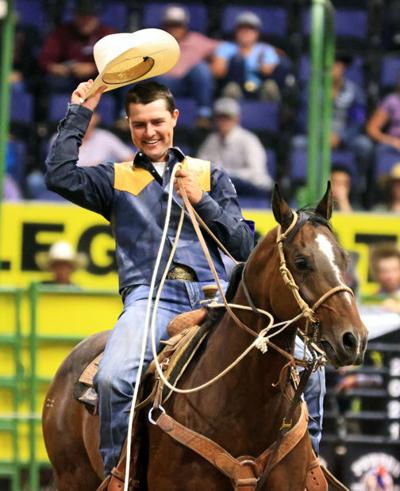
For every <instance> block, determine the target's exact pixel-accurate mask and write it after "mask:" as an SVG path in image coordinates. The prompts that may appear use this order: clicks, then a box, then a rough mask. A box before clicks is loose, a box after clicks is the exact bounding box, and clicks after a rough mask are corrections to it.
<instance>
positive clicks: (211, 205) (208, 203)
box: [194, 193, 221, 221]
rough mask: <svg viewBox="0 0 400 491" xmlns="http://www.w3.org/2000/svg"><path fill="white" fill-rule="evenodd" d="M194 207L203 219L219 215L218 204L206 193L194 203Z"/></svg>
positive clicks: (212, 218) (213, 218)
mask: <svg viewBox="0 0 400 491" xmlns="http://www.w3.org/2000/svg"><path fill="white" fill-rule="evenodd" d="M194 209H195V210H196V211H197V213H198V214H199V215H200V216H201V218H202V219H203V220H206V221H207V220H216V219H217V218H219V216H220V215H221V208H220V206H219V204H218V203H217V202H216V201H215V200H213V199H212V198H211V196H210V195H209V194H208V193H203V197H202V198H201V200H200V201H199V202H198V203H197V204H196V205H194Z"/></svg>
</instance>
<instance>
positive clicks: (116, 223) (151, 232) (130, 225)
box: [46, 104, 254, 291]
mask: <svg viewBox="0 0 400 491" xmlns="http://www.w3.org/2000/svg"><path fill="white" fill-rule="evenodd" d="M91 115H92V111H90V110H89V109H87V108H85V107H83V106H80V105H78V104H71V105H70V106H69V108H68V112H67V114H66V117H65V118H64V119H63V120H62V121H61V122H60V124H59V127H58V134H57V138H56V139H55V141H54V143H53V145H52V147H51V149H50V151H49V155H48V157H47V160H46V166H47V173H46V184H47V187H48V188H49V189H50V190H52V191H55V192H56V193H58V194H60V195H61V196H63V197H64V198H66V199H68V200H70V201H72V202H73V203H76V204H77V205H80V206H82V207H84V208H87V209H89V210H92V211H95V212H97V213H100V214H101V215H102V216H104V217H105V218H106V219H107V220H109V221H110V223H111V227H112V231H113V235H114V238H115V242H116V258H117V266H118V275H119V286H120V291H123V290H124V289H126V288H127V287H132V286H138V285H149V284H150V281H151V277H152V274H153V268H154V263H155V259H156V257H157V253H158V248H159V245H160V240H161V235H162V230H163V226H164V220H165V214H166V207H167V200H168V186H169V181H170V176H171V172H172V169H173V166H174V165H175V163H176V162H180V161H181V160H183V158H184V154H183V153H182V152H181V151H180V150H179V149H177V148H172V149H170V151H169V158H168V163H167V164H166V169H165V172H164V175H163V177H162V178H161V177H160V176H159V174H158V173H157V171H156V170H155V168H154V166H153V164H152V163H151V161H150V160H149V159H148V158H147V157H146V155H144V154H143V153H141V152H139V153H137V154H136V156H135V159H134V162H133V163H132V166H133V169H136V168H138V169H144V170H145V172H142V175H143V174H145V177H146V182H145V185H144V186H143V188H140V189H139V191H138V192H137V193H134V194H132V192H130V191H129V190H125V189H121V186H116V178H115V177H116V166H118V165H121V164H115V163H112V162H109V163H105V164H101V165H98V166H96V167H78V166H77V165H76V162H77V160H78V152H79V147H80V145H81V143H82V138H83V136H84V134H85V131H86V129H87V126H88V124H89V121H90V118H91ZM149 174H150V175H149ZM181 205H182V201H181V199H180V198H179V196H177V195H176V194H175V192H174V199H173V207H172V213H171V224H170V228H169V233H168V241H167V244H166V247H165V249H164V255H163V261H162V262H161V268H160V270H159V271H160V276H161V274H162V271H163V266H165V263H166V261H167V258H168V256H169V252H170V250H171V247H172V241H173V239H174V236H175V230H176V227H177V223H178V217H179V214H180V210H181ZM195 209H196V211H197V212H198V214H199V215H200V216H201V218H202V219H203V220H204V221H205V222H206V224H207V225H208V226H209V228H210V229H211V230H212V232H213V233H214V234H215V235H216V236H217V237H218V238H219V240H220V241H221V242H222V243H223V244H224V245H225V247H226V248H227V249H228V250H229V252H230V253H231V254H232V255H233V257H235V259H237V260H239V261H244V260H246V259H247V257H248V255H249V254H250V251H251V249H252V247H253V244H254V242H253V235H252V233H251V231H250V228H249V227H248V225H247V224H246V222H245V221H244V219H243V217H242V213H241V210H240V207H239V203H238V200H237V195H236V191H235V188H234V186H233V185H232V183H231V181H230V179H229V177H228V175H227V174H226V173H225V172H224V171H223V170H222V169H218V168H217V167H216V166H214V165H213V164H211V190H210V192H204V193H203V197H202V199H201V201H200V202H199V203H198V204H197V205H196V206H195ZM206 240H207V244H208V247H209V250H210V253H211V256H212V259H213V261H214V263H215V266H216V269H217V271H218V274H219V275H220V277H221V278H222V279H224V280H225V279H226V273H225V268H224V264H223V261H222V258H221V255H220V253H219V251H218V248H217V246H216V245H215V243H214V241H213V240H212V239H211V238H210V237H207V236H206ZM176 264H181V265H186V266H189V267H191V268H192V269H193V270H194V271H195V272H196V275H197V278H198V280H199V281H201V282H203V281H212V280H213V278H212V275H211V272H210V271H209V268H208V265H207V262H206V259H205V257H204V254H203V252H202V250H201V247H200V244H199V242H198V240H197V237H196V234H195V231H194V229H193V226H192V224H191V222H190V219H189V218H188V217H186V218H185V221H184V225H183V228H182V232H181V239H180V241H179V245H178V248H177V251H176V254H175V257H174V265H176ZM159 279H160V278H159Z"/></svg>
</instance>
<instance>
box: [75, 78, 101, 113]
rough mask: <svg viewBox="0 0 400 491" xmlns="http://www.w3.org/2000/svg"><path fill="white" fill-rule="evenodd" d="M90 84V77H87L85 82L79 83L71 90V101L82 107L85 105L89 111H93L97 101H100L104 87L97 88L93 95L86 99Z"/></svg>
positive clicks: (91, 82)
mask: <svg viewBox="0 0 400 491" xmlns="http://www.w3.org/2000/svg"><path fill="white" fill-rule="evenodd" d="M92 85H93V80H92V79H89V80H88V81H87V82H82V83H80V84H79V85H78V87H77V88H76V89H75V90H74V91H73V92H72V96H71V103H72V104H80V105H82V106H84V107H87V108H88V109H90V110H91V111H94V110H95V109H96V107H97V105H98V103H99V102H100V99H101V96H102V93H103V90H104V89H99V90H98V91H97V93H96V94H95V95H92V96H90V97H89V98H88V99H86V97H87V95H88V93H89V91H90V88H91V87H92Z"/></svg>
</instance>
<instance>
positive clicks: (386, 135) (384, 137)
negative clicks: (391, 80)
mask: <svg viewBox="0 0 400 491" xmlns="http://www.w3.org/2000/svg"><path fill="white" fill-rule="evenodd" d="M367 132H368V135H369V136H370V137H371V138H372V139H373V140H374V141H376V142H377V143H381V144H383V145H389V146H390V147H393V148H394V149H396V150H398V151H399V152H400V80H399V81H398V83H397V85H396V87H395V90H394V92H392V93H390V94H388V95H387V96H386V97H385V98H384V99H383V101H382V102H381V104H380V105H379V106H378V107H377V108H376V109H375V111H374V112H373V114H372V116H371V117H370V119H369V121H368V124H367Z"/></svg>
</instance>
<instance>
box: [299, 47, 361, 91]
mask: <svg viewBox="0 0 400 491" xmlns="http://www.w3.org/2000/svg"><path fill="white" fill-rule="evenodd" d="M363 65H364V61H363V59H362V58H361V57H360V56H356V57H354V58H353V60H352V63H351V65H349V66H348V67H347V69H346V73H345V77H346V78H348V79H349V80H351V81H352V82H354V83H355V84H357V85H358V86H359V87H361V88H364V87H365V77H364V67H363ZM298 78H299V81H300V82H301V83H303V84H304V83H305V82H307V81H308V80H309V78H310V57H309V56H308V55H302V57H301V58H300V65H299V74H298Z"/></svg>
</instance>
